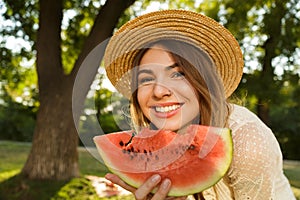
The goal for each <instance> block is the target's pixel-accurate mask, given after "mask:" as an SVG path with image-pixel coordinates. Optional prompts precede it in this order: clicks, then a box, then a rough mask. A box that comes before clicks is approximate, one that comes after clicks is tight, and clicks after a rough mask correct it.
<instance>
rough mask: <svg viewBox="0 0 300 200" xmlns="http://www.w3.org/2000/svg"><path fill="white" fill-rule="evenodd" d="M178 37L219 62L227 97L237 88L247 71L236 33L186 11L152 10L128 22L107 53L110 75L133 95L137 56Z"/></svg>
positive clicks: (119, 86) (118, 84)
mask: <svg viewBox="0 0 300 200" xmlns="http://www.w3.org/2000/svg"><path fill="white" fill-rule="evenodd" d="M159 39H175V40H180V41H184V42H187V43H190V44H192V45H194V46H196V47H200V48H202V49H203V50H204V51H206V52H207V53H208V54H209V55H210V57H211V58H212V60H213V61H214V63H215V66H216V68H217V71H218V72H219V75H220V77H221V79H222V80H223V84H224V91H225V95H226V97H229V96H230V95H231V94H232V93H233V91H234V90H235V89H236V88H237V86H238V84H239V82H240V80H241V77H242V74H243V65H244V62H243V55H242V52H241V49H240V47H239V44H238V42H237V41H236V39H235V38H234V36H233V35H232V34H231V33H230V32H229V31H228V30H227V29H226V28H224V27H223V26H222V25H220V24H219V23H218V22H216V21H215V20H213V19H211V18H209V17H207V16H204V15H202V14H199V13H196V12H192V11H186V10H164V11H156V12H152V13H148V14H145V15H142V16H140V17H137V18H135V19H133V20H131V21H129V22H127V23H126V24H124V25H123V26H122V27H121V28H120V29H119V30H118V31H117V32H116V33H115V34H114V35H113V37H112V38H111V40H110V41H109V43H108V46H107V48H106V52H105V55H104V64H105V69H106V72H107V76H108V78H109V79H110V81H111V83H112V84H113V85H114V86H115V87H116V89H117V90H118V91H120V92H121V93H122V94H123V95H124V96H125V97H127V98H129V97H130V95H131V91H130V80H131V76H130V74H131V73H130V70H131V69H132V68H133V65H132V62H133V58H134V57H135V55H136V54H137V52H138V51H139V50H140V49H141V48H142V47H143V46H145V45H146V44H148V43H150V42H153V41H156V40H159Z"/></svg>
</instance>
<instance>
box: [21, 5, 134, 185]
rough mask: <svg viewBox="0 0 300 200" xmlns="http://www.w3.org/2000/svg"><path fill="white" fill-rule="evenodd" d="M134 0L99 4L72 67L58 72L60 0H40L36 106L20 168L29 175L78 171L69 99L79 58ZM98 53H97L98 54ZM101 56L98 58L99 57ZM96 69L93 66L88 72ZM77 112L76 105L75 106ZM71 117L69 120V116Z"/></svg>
mask: <svg viewBox="0 0 300 200" xmlns="http://www.w3.org/2000/svg"><path fill="white" fill-rule="evenodd" d="M133 2H134V0H107V1H106V3H105V5H104V6H103V7H102V8H101V10H100V12H99V14H98V15H97V18H96V19H95V23H94V26H93V28H92V31H91V33H90V35H89V36H88V38H87V40H86V42H85V45H84V47H83V49H82V52H81V54H80V55H79V57H78V59H77V62H76V63H75V66H74V68H73V71H72V72H71V73H70V74H69V75H65V74H64V72H63V67H62V61H61V57H62V56H61V21H62V11H63V0H56V1H53V0H40V16H39V20H40V21H39V30H38V34H37V42H36V47H37V73H38V86H39V100H40V107H39V111H38V115H37V121H36V127H35V131H34V136H33V141H32V148H31V151H30V154H29V156H28V159H27V161H26V163H25V165H24V167H23V169H22V174H23V175H24V176H25V177H27V178H29V179H44V180H45V179H47V180H51V179H52V180H68V179H70V178H73V177H76V176H78V175H79V167H78V152H77V147H78V133H77V130H76V126H75V123H77V122H78V118H79V116H78V115H77V116H76V117H75V119H74V117H73V114H74V110H72V109H74V107H72V103H73V106H74V102H72V92H73V85H74V82H75V79H76V75H77V72H78V70H79V67H80V65H81V63H82V62H83V60H84V58H85V57H86V56H87V55H88V54H89V52H90V51H91V50H92V49H93V48H94V47H95V46H96V45H98V44H99V43H100V42H102V41H103V40H104V39H106V38H108V37H109V36H110V35H111V34H112V32H113V29H114V27H115V25H116V23H117V22H118V19H119V17H120V16H121V14H122V13H123V12H124V10H125V9H126V8H127V7H128V6H130V5H131V4H132V3H133ZM99 56H101V55H99ZM100 59H101V58H100ZM96 72H97V70H94V74H93V75H94V77H95V75H96ZM92 81H93V79H92V78H90V79H88V82H87V83H86V85H85V87H84V88H82V89H83V90H82V91H81V94H80V95H78V99H76V102H75V107H76V106H77V107H80V105H81V104H83V103H84V99H85V95H86V94H87V93H88V90H89V86H90V84H91V83H92ZM76 112H78V110H76ZM74 121H75V122H74Z"/></svg>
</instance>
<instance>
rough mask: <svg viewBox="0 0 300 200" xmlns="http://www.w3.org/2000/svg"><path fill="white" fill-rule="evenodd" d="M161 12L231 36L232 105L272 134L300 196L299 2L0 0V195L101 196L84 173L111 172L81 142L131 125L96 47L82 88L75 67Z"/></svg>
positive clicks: (122, 100) (226, 0) (78, 68)
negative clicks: (204, 18)
mask: <svg viewBox="0 0 300 200" xmlns="http://www.w3.org/2000/svg"><path fill="white" fill-rule="evenodd" d="M161 9H187V10H193V11H196V12H199V13H202V14H205V15H208V16H210V17H212V18H214V19H215V20H217V21H218V22H220V23H221V24H222V25H224V26H225V27H226V28H228V29H229V30H230V31H231V32H232V33H233V35H234V36H235V37H236V38H237V40H238V41H239V43H240V46H241V48H242V51H243V54H244V60H245V68H244V76H243V79H242V82H241V83H240V85H239V87H238V89H237V91H236V92H235V93H234V95H233V97H232V99H230V101H232V102H234V103H238V104H241V105H244V106H246V107H247V108H249V109H250V110H252V111H253V112H255V113H256V114H257V115H258V116H259V117H260V118H261V119H262V120H263V121H264V122H265V123H266V124H267V125H268V126H269V127H270V128H271V129H272V130H273V132H274V134H275V136H276V137H277V139H278V141H279V144H280V147H281V149H282V152H283V158H284V159H285V161H286V162H285V173H287V175H288V176H289V180H290V182H291V183H292V185H293V189H294V191H295V193H296V194H297V195H299V196H300V189H299V188H300V165H298V162H297V160H300V148H299V145H300V117H299V116H300V80H299V77H300V2H299V1H298V0H248V1H247V2H244V1H243V2H240V1H234V0H224V1H221V0H195V1H191V0H167V1H163V0H55V1H51V0H28V1H13V0H0V65H1V66H0V159H1V160H0V199H35V198H36V197H35V196H34V194H33V193H31V192H30V191H40V194H41V193H45V197H41V198H39V199H43V198H44V199H51V198H52V199H68V198H70V199H76V198H77V197H78V196H80V195H78V191H79V189H78V188H88V189H87V192H86V191H85V190H82V189H81V191H85V192H86V193H84V194H82V195H83V196H84V197H83V196H81V198H80V199H93V198H95V199H97V198H99V196H97V195H95V197H93V198H92V196H93V195H94V190H93V189H91V188H93V187H90V185H89V184H90V182H89V181H87V182H85V180H86V178H85V179H84V181H83V180H82V179H80V177H85V175H87V174H94V175H96V176H103V175H104V174H105V173H106V172H107V169H106V168H105V167H104V166H102V165H101V163H100V162H99V161H97V160H96V159H95V157H94V156H91V155H90V154H91V151H89V149H88V148H84V146H86V147H87V146H88V144H91V145H92V142H91V141H84V140H85V139H83V138H91V137H92V136H93V135H97V134H102V133H111V132H115V131H120V130H124V129H128V128H129V122H128V120H129V119H128V107H127V104H128V102H127V100H126V99H123V98H122V96H121V95H120V94H118V93H117V92H116V91H114V90H113V88H112V87H111V85H110V84H109V81H108V80H107V78H106V76H105V72H104V69H103V67H102V66H101V59H102V55H103V52H102V51H101V49H100V50H99V52H98V54H97V55H98V56H97V59H96V60H95V61H94V63H93V64H92V65H91V66H90V67H87V68H86V72H88V73H87V74H86V77H84V80H83V82H82V83H84V84H81V82H80V81H79V82H78V77H79V75H80V73H81V71H80V67H81V65H82V63H83V62H84V59H85V58H86V57H87V56H88V55H90V52H91V51H92V50H93V49H94V48H95V47H96V46H97V45H99V44H102V45H103V47H105V41H106V40H107V39H109V37H110V36H111V35H112V34H113V32H114V31H115V30H117V29H118V28H119V27H120V26H121V25H122V24H124V23H125V22H127V21H128V20H130V19H132V18H135V17H136V16H139V15H141V14H144V13H147V12H150V11H155V10H161ZM99 66H100V67H99ZM80 76H81V75H80ZM79 79H80V78H79ZM76 81H77V82H76ZM74 88H75V89H76V90H74ZM74 91H75V92H74ZM74 93H76V95H74ZM91 123H95V124H100V127H96V128H95V127H94V126H91ZM78 149H79V150H78ZM78 177H79V179H78V180H79V182H76V181H75V183H74V182H72V183H71V186H70V185H69V188H68V189H65V190H64V192H62V189H61V188H63V187H64V186H66V185H68V184H70V180H73V181H74V178H78ZM37 180H39V181H42V183H43V184H44V183H46V182H48V183H49V181H55V184H54V183H53V184H51V185H52V186H53V187H49V185H47V186H45V185H43V184H41V183H40V182H39V183H38V184H36V183H37ZM76 180H77V179H76ZM80 181H83V182H80ZM38 185H39V186H38ZM42 185H43V186H42ZM54 185H55V186H54ZM74 185H75V186H74ZM77 187H78V188H77ZM45 188H48V190H47V189H45ZM49 188H50V189H49ZM51 188H52V189H51ZM70 188H72V189H70ZM74 188H75V189H74ZM73 189H74V191H76V192H75V194H77V195H75V196H73V197H72V198H71V196H70V193H72V192H70V190H72V191H73ZM90 189H91V190H90ZM4 191H6V192H4ZM59 191H60V192H61V194H60V193H59ZM112 198H119V197H112ZM128 198H131V197H128ZM121 199H124V197H122V198H121Z"/></svg>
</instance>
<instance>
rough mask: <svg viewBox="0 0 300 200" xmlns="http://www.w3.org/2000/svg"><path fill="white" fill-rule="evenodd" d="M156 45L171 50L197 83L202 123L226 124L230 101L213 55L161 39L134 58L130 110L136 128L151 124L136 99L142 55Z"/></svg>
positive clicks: (188, 78) (191, 46) (173, 41)
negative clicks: (212, 58)
mask: <svg viewBox="0 0 300 200" xmlns="http://www.w3.org/2000/svg"><path fill="white" fill-rule="evenodd" d="M154 45H160V46H163V47H164V48H165V49H166V50H167V51H168V52H169V53H170V55H171V56H172V58H173V59H174V62H175V63H176V64H177V65H178V66H179V67H180V68H181V70H182V71H183V73H184V74H185V78H186V79H187V80H188V81H189V82H190V84H191V85H192V86H193V87H194V90H195V92H196V95H197V98H198V102H199V108H200V109H199V113H200V119H199V124H202V125H207V126H218V127H225V126H226V121H227V117H228V115H229V105H228V104H227V102H226V97H225V93H224V89H223V83H222V80H221V78H220V77H219V74H218V73H217V70H216V67H215V65H214V62H213V61H212V60H211V58H210V56H209V55H208V54H207V53H206V52H204V51H203V50H202V49H200V48H197V47H195V46H193V45H191V44H188V43H186V42H182V41H177V40H159V41H156V42H153V43H150V44H149V45H147V46H145V47H144V48H143V49H141V50H140V51H139V52H138V54H137V56H136V57H135V59H134V62H133V70H132V81H131V89H132V91H131V92H132V96H131V100H130V113H131V117H132V123H133V126H134V128H135V129H136V130H137V131H138V130H140V128H142V127H149V126H150V121H149V119H147V118H146V117H145V116H144V114H143V112H142V110H141V108H140V105H139V103H138V100H137V93H138V90H137V88H138V85H137V70H138V65H139V63H140V61H141V59H142V57H143V55H144V54H145V53H146V52H147V51H148V50H149V49H151V48H153V46H154Z"/></svg>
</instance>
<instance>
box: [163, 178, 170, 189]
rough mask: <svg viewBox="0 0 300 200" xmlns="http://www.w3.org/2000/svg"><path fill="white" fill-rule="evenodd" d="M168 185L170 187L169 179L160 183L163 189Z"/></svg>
mask: <svg viewBox="0 0 300 200" xmlns="http://www.w3.org/2000/svg"><path fill="white" fill-rule="evenodd" d="M170 185H171V181H170V179H165V180H164V181H163V182H162V187H163V189H167V188H169V186H170Z"/></svg>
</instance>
